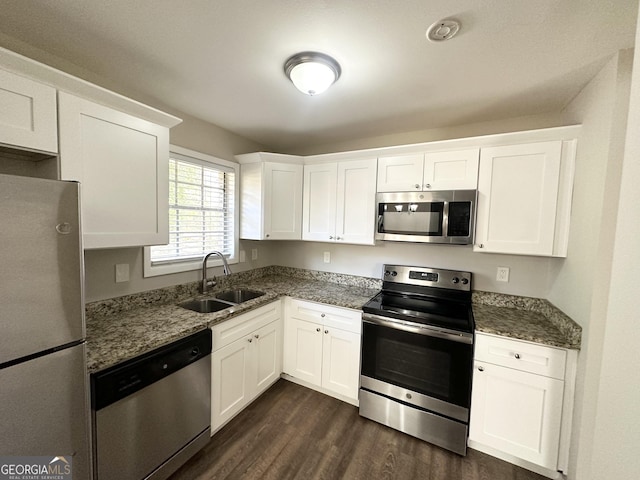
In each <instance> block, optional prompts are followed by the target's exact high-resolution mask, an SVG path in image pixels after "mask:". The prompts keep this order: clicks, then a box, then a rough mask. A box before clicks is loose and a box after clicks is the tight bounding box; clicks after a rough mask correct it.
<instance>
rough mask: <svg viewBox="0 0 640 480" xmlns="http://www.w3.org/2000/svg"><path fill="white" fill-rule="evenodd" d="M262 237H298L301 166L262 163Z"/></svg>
mask: <svg viewBox="0 0 640 480" xmlns="http://www.w3.org/2000/svg"><path fill="white" fill-rule="evenodd" d="M264 180H265V184H264V187H265V188H264V195H265V198H264V236H265V238H266V239H269V240H300V239H301V238H302V235H301V232H302V165H292V164H285V163H270V162H269V163H265V164H264Z"/></svg>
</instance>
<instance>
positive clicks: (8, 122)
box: [0, 69, 58, 153]
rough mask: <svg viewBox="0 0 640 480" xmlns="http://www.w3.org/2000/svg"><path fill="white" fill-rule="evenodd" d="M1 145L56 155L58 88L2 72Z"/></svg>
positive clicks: (0, 97)
mask: <svg viewBox="0 0 640 480" xmlns="http://www.w3.org/2000/svg"><path fill="white" fill-rule="evenodd" d="M0 144H3V145H9V146H12V147H17V148H25V149H29V150H38V151H43V152H49V153H56V152H57V151H58V118H57V115H56V89H55V88H53V87H51V86H49V85H45V84H43V83H39V82H36V81H34V80H31V79H29V78H26V77H23V76H21V75H16V74H14V73H12V72H8V71H6V70H3V69H0Z"/></svg>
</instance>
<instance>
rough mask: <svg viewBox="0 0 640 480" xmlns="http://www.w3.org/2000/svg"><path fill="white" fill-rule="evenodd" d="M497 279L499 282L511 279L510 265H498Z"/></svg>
mask: <svg viewBox="0 0 640 480" xmlns="http://www.w3.org/2000/svg"><path fill="white" fill-rule="evenodd" d="M496 280H497V281H498V282H508V281H509V267H498V270H497V272H496Z"/></svg>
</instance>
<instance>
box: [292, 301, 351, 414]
mask: <svg viewBox="0 0 640 480" xmlns="http://www.w3.org/2000/svg"><path fill="white" fill-rule="evenodd" d="M361 319H362V315H361V312H359V311H356V310H350V309H346V308H341V307H333V306H329V305H323V304H318V303H314V302H307V301H302V300H296V299H291V298H287V299H286V304H285V327H284V328H285V340H284V373H285V374H287V375H288V376H289V377H290V379H292V380H293V381H297V382H299V383H301V384H302V385H305V386H307V387H310V388H313V389H315V390H318V391H321V392H323V393H326V394H328V395H331V396H334V397H336V398H339V399H341V400H345V401H348V402H350V403H352V404H354V405H357V403H358V387H359V379H360V335H361V321H362V320H361Z"/></svg>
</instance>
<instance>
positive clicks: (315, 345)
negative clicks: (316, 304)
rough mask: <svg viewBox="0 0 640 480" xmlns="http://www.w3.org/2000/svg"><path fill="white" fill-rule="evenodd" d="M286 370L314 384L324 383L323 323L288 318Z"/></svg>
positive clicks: (293, 375)
mask: <svg viewBox="0 0 640 480" xmlns="http://www.w3.org/2000/svg"><path fill="white" fill-rule="evenodd" d="M286 323H287V324H286V330H287V334H286V340H285V342H286V344H285V356H284V372H285V373H287V374H288V375H291V376H292V377H296V378H299V379H300V380H304V381H305V382H308V383H310V384H312V385H317V386H320V385H321V384H322V335H323V334H322V325H320V324H317V323H311V322H305V321H304V320H298V319H296V318H287V322H286Z"/></svg>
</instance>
